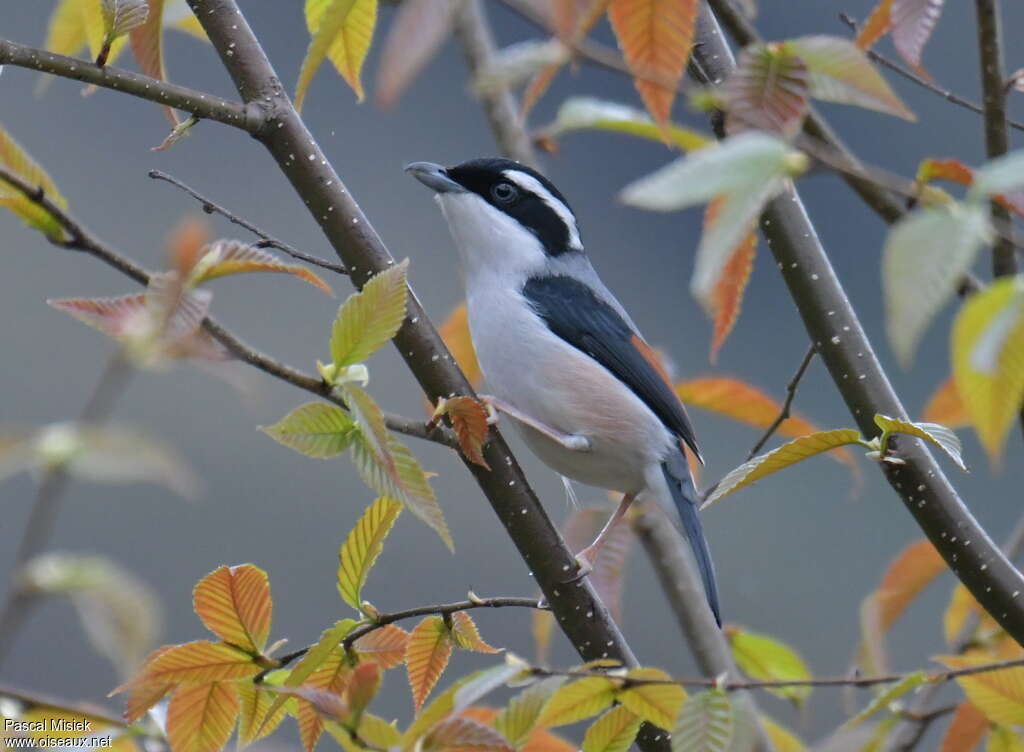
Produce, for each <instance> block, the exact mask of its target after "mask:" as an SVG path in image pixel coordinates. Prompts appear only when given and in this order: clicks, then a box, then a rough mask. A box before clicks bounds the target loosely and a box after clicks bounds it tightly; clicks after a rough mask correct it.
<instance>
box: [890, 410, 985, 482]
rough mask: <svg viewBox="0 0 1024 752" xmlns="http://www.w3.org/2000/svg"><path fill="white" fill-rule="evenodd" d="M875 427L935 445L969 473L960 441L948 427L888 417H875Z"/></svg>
mask: <svg viewBox="0 0 1024 752" xmlns="http://www.w3.org/2000/svg"><path fill="white" fill-rule="evenodd" d="M875 425H876V426H878V427H879V428H881V429H882V431H884V432H886V433H905V434H908V435H910V436H916V437H917V438H919V439H924V440H925V441H928V442H930V443H932V444H934V445H935V446H937V447H939V448H940V449H941V450H942V451H944V452H945V453H946V454H947V455H948V456H949V458H950V459H952V460H953V462H955V463H956V466H957V467H959V468H960V469H961V470H963V471H964V472H967V466H966V465H965V464H964V460H963V457H962V456H961V447H960V439H958V438H957V437H956V434H955V433H953V431H952V430H950V429H949V428H947V427H946V426H942V425H939V424H938V423H913V422H911V421H909V420H900V419H899V418H890V417H889V416H887V415H875Z"/></svg>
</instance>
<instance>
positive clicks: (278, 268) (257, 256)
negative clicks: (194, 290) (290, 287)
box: [192, 240, 334, 295]
mask: <svg viewBox="0 0 1024 752" xmlns="http://www.w3.org/2000/svg"><path fill="white" fill-rule="evenodd" d="M203 250H204V251H205V253H204V254H203V255H202V257H201V258H200V259H199V261H198V263H197V265H196V270H195V272H194V273H193V277H192V283H193V284H196V285H198V284H202V283H203V282H208V281H209V280H211V279H217V278H218V277H226V276H228V275H230V274H243V273H245V272H278V273H282V274H290V275H292V276H293V277H298V278H299V279H301V280H302V281H303V282H308V283H309V284H311V285H313V287H315V288H317V289H318V290H322V291H323V292H326V293H327V294H328V295H333V294H334V293H333V291H332V290H331V286H330V285H328V284H327V283H326V282H324V281H323V280H322V279H320V277H319V276H317V275H316V274H314V273H313V272H311V271H310V270H309V269H307V268H306V267H304V266H299V265H298V264H287V263H285V262H283V261H281V259H279V258H278V257H277V256H275V255H274V254H272V253H268V252H267V251H264V250H262V249H260V248H256V247H254V246H251V245H249V244H248V243H243V242H241V241H238V240H218V241H216V242H215V243H211V244H210V245H209V246H208V247H206V248H204V249H203Z"/></svg>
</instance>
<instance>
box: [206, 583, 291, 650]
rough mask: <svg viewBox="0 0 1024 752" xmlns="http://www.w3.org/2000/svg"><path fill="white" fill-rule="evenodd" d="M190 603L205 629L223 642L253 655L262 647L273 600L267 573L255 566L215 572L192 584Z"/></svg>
mask: <svg viewBox="0 0 1024 752" xmlns="http://www.w3.org/2000/svg"><path fill="white" fill-rule="evenodd" d="M192 601H193V606H194V608H195V612H196V615H197V616H198V617H199V618H200V619H201V620H202V622H203V624H204V625H206V628H207V629H209V630H210V631H211V632H213V633H214V634H215V635H217V636H218V637H220V638H221V639H222V640H224V642H227V643H230V644H231V645H234V646H235V647H238V648H241V649H242V650H244V651H246V652H247V653H253V654H258V653H259V652H260V651H261V650H263V648H264V647H265V646H266V644H267V637H268V636H269V635H270V618H271V613H272V611H273V601H271V599H270V582H269V580H267V573H266V572H264V571H263V570H262V569H260V568H259V567H254V566H253V565H252V564H243V565H241V566H238V567H220V568H218V569H215V570H214V571H213V572H211V573H210V574H208V575H206V577H204V578H203V579H202V580H200V581H199V584H198V585H196V587H195V590H193V591H192Z"/></svg>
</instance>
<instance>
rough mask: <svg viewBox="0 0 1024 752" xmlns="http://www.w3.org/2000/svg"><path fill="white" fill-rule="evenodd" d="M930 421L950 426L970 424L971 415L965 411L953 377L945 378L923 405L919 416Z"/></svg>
mask: <svg viewBox="0 0 1024 752" xmlns="http://www.w3.org/2000/svg"><path fill="white" fill-rule="evenodd" d="M921 417H922V418H923V419H924V420H927V421H930V422H932V423H941V424H942V425H944V426H949V427H950V428H962V427H963V426H968V425H970V424H971V416H970V415H969V414H968V412H967V408H966V406H965V405H964V401H963V400H962V399H960V393H959V392H958V391H957V390H956V382H955V381H954V380H953V377H950V378H948V379H946V381H944V382H943V383H942V384H941V385H940V386H939V387H938V389H936V390H935V392H934V393H933V394H932V396H931V397H930V398H929V399H928V404H927V405H925V408H924V412H923V414H922V416H921Z"/></svg>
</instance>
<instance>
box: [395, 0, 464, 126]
mask: <svg viewBox="0 0 1024 752" xmlns="http://www.w3.org/2000/svg"><path fill="white" fill-rule="evenodd" d="M454 10H455V3H452V2H447V0H445V1H444V2H441V3H438V2H437V0H405V2H403V3H402V4H401V5H400V6H399V7H398V11H397V12H396V13H395V18H394V20H393V21H392V22H391V28H390V29H388V36H387V39H386V40H385V41H384V51H383V52H382V53H381V60H380V69H379V70H378V72H377V104H378V105H380V106H381V107H393V106H394V105H395V104H396V103H397V102H398V99H399V97H401V96H402V93H403V92H404V91H405V90H406V89H407V88H408V87H409V85H410V84H411V83H412V82H413V81H414V80H415V79H416V76H418V75H419V73H420V71H422V70H423V69H424V68H425V67H426V66H427V65H428V64H429V63H430V61H431V60H432V59H433V58H434V56H435V55H436V54H437V51H438V50H439V49H440V48H441V45H442V44H444V41H445V40H446V39H447V38H448V35H449V34H450V33H451V27H452V17H453V14H454Z"/></svg>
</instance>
